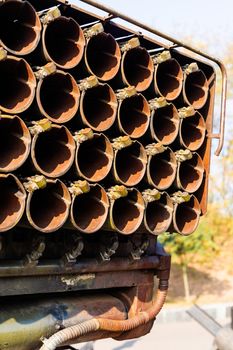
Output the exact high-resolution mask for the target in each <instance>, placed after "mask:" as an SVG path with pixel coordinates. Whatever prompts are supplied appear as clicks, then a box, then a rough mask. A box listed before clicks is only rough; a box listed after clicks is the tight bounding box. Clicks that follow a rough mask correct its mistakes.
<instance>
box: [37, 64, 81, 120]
mask: <svg viewBox="0 0 233 350" xmlns="http://www.w3.org/2000/svg"><path fill="white" fill-rule="evenodd" d="M79 96H80V93H79V88H78V85H77V83H76V82H75V80H74V78H73V77H72V76H71V75H70V74H68V73H64V72H62V71H58V72H56V73H54V74H51V75H49V76H47V77H46V78H45V79H43V80H41V81H40V82H39V84H38V88H37V102H38V105H39V108H40V110H41V113H42V114H43V115H45V116H46V117H47V118H48V119H50V120H52V121H53V122H56V123H65V122H67V121H69V120H70V119H72V118H73V117H74V115H75V114H76V112H77V110H78V105H79Z"/></svg>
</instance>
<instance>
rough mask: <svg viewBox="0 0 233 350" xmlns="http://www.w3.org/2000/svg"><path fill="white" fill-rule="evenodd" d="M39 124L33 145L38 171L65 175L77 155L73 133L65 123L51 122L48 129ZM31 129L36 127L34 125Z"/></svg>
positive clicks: (50, 175)
mask: <svg viewBox="0 0 233 350" xmlns="http://www.w3.org/2000/svg"><path fill="white" fill-rule="evenodd" d="M42 121H43V120H42ZM45 123H46V119H45ZM37 126H38V132H36V131H35V134H34V136H33V138H32V145H31V159H32V163H33V165H34V167H35V169H36V171H37V172H39V173H41V174H43V175H45V176H47V177H51V178H56V177H59V176H62V175H64V174H65V173H66V172H67V171H68V170H69V169H70V168H71V166H72V164H73V162H74V157H75V141H74V139H73V136H72V134H71V133H70V131H69V130H68V129H67V128H66V127H65V126H64V125H56V124H51V123H49V126H48V129H47V130H43V129H42V130H41V129H40V126H39V125H37ZM37 126H34V127H37ZM31 130H35V129H33V127H32V128H31ZM33 132H34V131H33Z"/></svg>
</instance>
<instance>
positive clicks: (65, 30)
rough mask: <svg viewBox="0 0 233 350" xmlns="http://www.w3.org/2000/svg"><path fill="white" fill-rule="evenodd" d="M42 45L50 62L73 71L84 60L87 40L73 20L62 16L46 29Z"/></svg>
mask: <svg viewBox="0 0 233 350" xmlns="http://www.w3.org/2000/svg"><path fill="white" fill-rule="evenodd" d="M42 44H43V50H44V53H45V56H46V58H47V59H48V60H49V61H53V62H54V63H55V64H56V65H57V66H58V67H60V68H62V69H71V68H74V67H75V66H77V65H78V64H79V62H80V61H81V59H82V56H83V53H84V46H85V38H84V34H83V31H82V29H81V28H80V26H79V25H78V23H77V22H76V21H75V20H74V19H73V18H70V17H64V16H61V17H58V18H56V19H54V20H53V21H52V22H50V23H49V24H47V25H46V26H45V27H44V30H43V35H42Z"/></svg>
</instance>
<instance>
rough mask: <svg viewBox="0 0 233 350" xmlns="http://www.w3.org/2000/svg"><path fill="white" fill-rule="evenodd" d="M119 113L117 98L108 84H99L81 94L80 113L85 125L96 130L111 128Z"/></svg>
mask: <svg viewBox="0 0 233 350" xmlns="http://www.w3.org/2000/svg"><path fill="white" fill-rule="evenodd" d="M116 113H117V98H116V95H115V93H114V91H113V89H112V88H111V86H109V85H108V84H99V85H97V86H96V87H93V88H91V89H87V90H86V91H84V92H83V93H82V94H81V100H80V114H81V118H82V121H83V123H84V124H85V125H87V126H89V127H90V128H92V129H93V130H95V131H99V132H101V131H105V130H107V129H109V128H110V127H111V126H112V125H113V123H114V121H115V119H116Z"/></svg>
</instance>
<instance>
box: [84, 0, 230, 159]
mask: <svg viewBox="0 0 233 350" xmlns="http://www.w3.org/2000/svg"><path fill="white" fill-rule="evenodd" d="M80 1H82V2H84V3H86V4H89V5H91V6H94V7H97V8H98V9H100V10H102V11H105V12H107V13H110V14H112V15H114V16H115V17H118V18H121V19H123V20H125V21H127V22H129V23H131V24H134V25H136V26H138V27H141V28H143V29H144V30H147V31H148V32H151V33H152V34H155V35H158V36H160V37H162V38H164V39H165V40H168V41H171V42H172V43H173V44H175V45H176V46H181V47H184V48H185V49H187V50H190V51H192V52H194V53H195V54H198V55H200V56H202V57H205V58H207V59H208V60H210V61H213V62H214V63H216V64H217V65H218V67H219V68H220V71H221V75H222V91H221V112H220V120H219V135H220V137H219V138H218V146H217V149H216V150H215V154H216V155H217V156H218V155H220V153H221V151H222V148H223V143H224V132H225V118H226V93H227V72H226V68H225V66H224V64H223V63H222V62H221V61H220V60H219V59H217V58H215V57H212V56H210V55H208V54H207V53H204V52H202V51H200V50H198V49H195V48H193V47H192V46H190V45H188V44H185V43H184V42H182V41H180V40H177V39H175V38H173V37H171V36H170V35H168V34H164V33H162V32H160V31H159V30H157V29H155V28H153V27H151V26H148V25H147V24H145V23H142V22H139V21H137V20H136V19H133V18H131V17H129V16H127V15H125V14H123V13H121V12H118V11H116V10H114V9H112V8H110V7H108V6H105V5H103V4H101V3H99V2H96V1H95V0H80ZM173 47H174V45H173Z"/></svg>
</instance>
